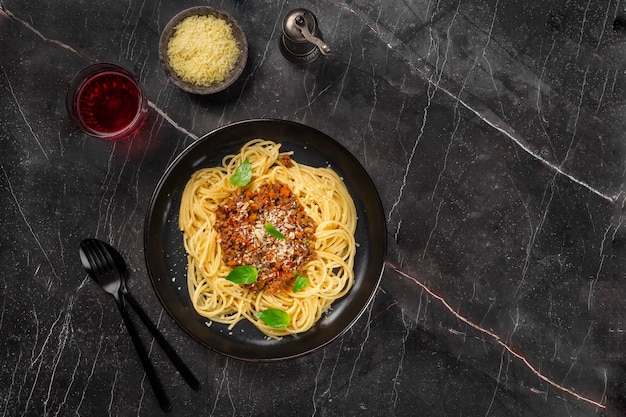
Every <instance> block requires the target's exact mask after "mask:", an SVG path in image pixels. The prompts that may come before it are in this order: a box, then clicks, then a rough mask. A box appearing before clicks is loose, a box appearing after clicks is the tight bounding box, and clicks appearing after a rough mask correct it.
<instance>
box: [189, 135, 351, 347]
mask: <svg viewBox="0 0 626 417" xmlns="http://www.w3.org/2000/svg"><path fill="white" fill-rule="evenodd" d="M291 154H292V153H291V152H285V153H281V152H280V144H277V143H274V142H272V141H268V140H262V139H254V140H251V141H249V142H248V143H246V144H245V145H244V146H243V147H242V148H241V151H240V152H239V153H238V154H236V155H228V156H226V157H224V159H223V160H222V165H221V166H217V167H211V168H205V169H201V170H198V171H196V172H195V173H194V174H193V175H192V177H191V179H190V180H189V181H188V183H187V185H186V187H185V189H184V191H183V195H182V201H181V206H180V217H179V226H180V229H181V230H182V231H183V240H184V245H185V250H186V252H187V261H188V268H187V284H188V285H187V286H188V291H189V296H190V299H191V301H192V304H193V306H194V309H195V310H196V312H197V313H198V314H200V315H202V316H203V317H206V318H207V319H209V320H211V321H214V322H218V323H224V324H227V325H228V326H229V329H232V328H233V327H234V326H235V324H237V323H238V322H239V321H241V320H244V319H247V320H249V321H250V322H252V323H253V324H254V325H255V326H256V327H257V328H258V329H259V330H260V331H261V332H263V333H264V334H265V335H267V336H269V337H273V338H279V337H281V336H286V335H290V334H297V333H302V332H305V331H307V330H308V329H310V328H311V327H312V326H313V325H314V324H315V323H316V322H317V321H318V320H319V319H320V318H321V317H322V315H323V314H324V312H326V311H327V310H328V309H329V308H330V306H331V304H332V303H333V302H334V301H335V300H337V299H339V298H341V297H343V296H344V295H345V294H346V293H347V292H348V291H349V290H350V288H351V287H352V286H353V284H354V273H353V264H354V256H355V253H356V244H355V240H354V232H355V230H356V222H357V218H356V209H355V206H354V202H353V201H352V198H351V197H350V195H349V193H348V190H347V188H346V186H345V184H344V183H343V181H342V180H341V178H340V177H339V176H338V175H337V173H336V172H335V171H333V170H332V169H331V168H329V167H325V168H316V167H311V166H307V165H301V164H298V163H297V162H296V161H294V160H292V159H291ZM244 163H248V164H249V169H250V171H251V178H250V181H249V182H248V183H246V184H245V185H243V186H242V185H236V184H234V183H233V182H232V181H231V180H232V178H233V176H234V175H236V173H237V171H238V168H239V167H241V166H242V165H243V164H244ZM309 249H310V251H309ZM242 267H243V268H248V270H250V269H252V270H254V271H258V281H254V282H253V283H252V284H250V283H247V284H242V283H237V282H234V280H232V279H231V276H232V275H233V274H234V272H235V271H236V270H237V269H239V268H242ZM302 278H304V282H305V283H306V284H305V285H302V282H303V281H300V280H301V279H302ZM255 279H256V277H255ZM296 281H297V282H296ZM277 311H278V312H280V313H281V314H282V315H283V316H286V317H287V318H288V320H287V321H286V322H285V323H282V324H281V325H276V324H275V323H272V322H271V320H267V319H266V318H265V317H263V313H267V312H272V313H273V312H277Z"/></svg>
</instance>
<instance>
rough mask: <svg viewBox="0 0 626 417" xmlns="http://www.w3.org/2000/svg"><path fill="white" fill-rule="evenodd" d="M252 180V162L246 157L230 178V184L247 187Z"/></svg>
mask: <svg viewBox="0 0 626 417" xmlns="http://www.w3.org/2000/svg"><path fill="white" fill-rule="evenodd" d="M251 179H252V165H250V160H249V159H248V157H246V159H244V160H243V162H242V163H241V165H239V166H238V167H237V169H236V170H235V172H234V173H233V175H231V176H230V183H231V184H232V185H237V186H239V187H243V186H244V185H247V184H248V183H249V182H250V180H251Z"/></svg>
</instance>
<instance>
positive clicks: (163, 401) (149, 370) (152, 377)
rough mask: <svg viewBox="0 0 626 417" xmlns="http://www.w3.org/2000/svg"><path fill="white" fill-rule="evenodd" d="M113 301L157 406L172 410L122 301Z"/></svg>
mask: <svg viewBox="0 0 626 417" xmlns="http://www.w3.org/2000/svg"><path fill="white" fill-rule="evenodd" d="M115 301H116V302H117V306H118V307H119V309H120V313H122V318H123V319H124V324H125V325H126V328H127V329H128V333H130V338H131V339H132V341H133V344H134V345H135V349H136V350H137V354H138V355H139V359H140V360H141V364H142V365H143V368H144V370H145V371H146V374H147V375H148V380H149V381H150V385H152V390H153V391H154V395H155V396H156V397H157V400H158V401H159V405H160V406H161V409H163V410H164V411H169V410H171V409H172V405H171V404H170V400H169V399H168V398H167V394H166V393H165V389H163V385H161V381H160V380H159V377H158V375H157V373H156V370H155V369H154V366H152V362H151V361H150V358H149V357H148V353H147V352H146V349H145V348H144V346H143V343H141V339H140V338H139V333H137V329H136V328H135V325H134V324H133V322H132V320H131V319H130V316H129V315H128V311H126V308H124V304H123V302H122V299H121V298H120V297H119V296H115Z"/></svg>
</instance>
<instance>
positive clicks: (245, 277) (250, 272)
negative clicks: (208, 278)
mask: <svg viewBox="0 0 626 417" xmlns="http://www.w3.org/2000/svg"><path fill="white" fill-rule="evenodd" d="M258 276H259V271H258V270H257V269H256V268H255V267H253V266H249V265H242V266H238V267H237V268H235V269H233V270H232V271H230V273H229V274H228V276H227V277H226V279H227V280H229V281H230V282H234V283H235V284H252V283H253V282H255V281H256V279H257V277H258Z"/></svg>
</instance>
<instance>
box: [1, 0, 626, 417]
mask: <svg viewBox="0 0 626 417" xmlns="http://www.w3.org/2000/svg"><path fill="white" fill-rule="evenodd" d="M198 4H208V5H211V6H214V7H217V8H220V9H223V10H226V11H228V12H230V13H232V14H233V16H234V17H235V18H236V19H237V20H238V21H239V22H240V24H241V26H242V27H243V28H244V30H245V31H246V33H247V36H248V41H249V47H250V56H249V61H248V65H247V68H246V70H245V72H244V74H243V76H242V78H241V79H240V81H239V82H238V83H237V84H235V85H234V86H233V87H232V88H231V89H229V90H228V91H227V92H226V93H224V94H221V95H219V96H218V97H211V98H208V97H195V96H191V95H189V94H187V93H185V92H183V91H181V90H179V89H177V88H176V87H174V86H173V84H171V83H169V82H168V81H167V79H166V76H165V74H164V72H163V70H162V69H161V67H160V66H159V59H158V52H157V45H158V39H159V35H160V32H161V30H162V29H163V27H164V26H165V24H166V23H167V21H168V20H169V19H170V18H171V17H172V16H173V15H174V14H176V13H177V12H178V11H180V10H182V9H184V8H186V7H189V6H194V5H198ZM296 7H307V8H309V9H311V10H312V11H314V12H315V13H316V15H317V17H318V19H319V21H320V26H321V29H322V32H323V34H324V37H325V39H326V40H327V41H328V43H329V44H330V45H331V47H332V48H333V54H332V56H330V57H328V58H324V59H320V60H318V61H316V62H315V63H313V64H311V65H309V66H307V67H297V66H294V65H292V64H290V63H288V62H287V61H286V60H285V59H283V57H282V56H281V55H280V52H279V50H278V47H277V42H278V37H279V34H280V26H281V20H282V16H283V15H284V14H285V13H286V12H287V11H289V10H291V9H292V8H296ZM624 51H626V3H625V2H623V1H621V0H619V1H616V0H602V1H587V0H578V1H572V0H557V1H551V2H548V1H544V0H528V1H521V2H519V1H511V0H508V1H504V0H479V1H467V0H460V1H450V0H441V1H420V0H416V1H397V0H388V1H381V2H378V1H371V0H357V1H347V2H343V1H337V0H324V1H306V0H305V1H302V2H295V1H291V0H287V1H280V2H270V1H247V0H244V1H225V0H222V1H207V2H204V3H201V2H200V3H194V2H190V1H188V0H184V1H177V2H166V1H163V2H161V1H153V0H125V1H122V0H111V1H107V2H94V1H86V0H73V1H41V0H29V1H21V0H0V97H1V100H0V194H1V195H2V198H1V199H0V225H1V226H0V227H1V232H2V233H1V234H0V271H1V272H0V415H1V416H70V415H76V416H79V415H80V416H118V415H119V416H153V415H159V414H160V413H161V411H160V409H159V407H158V403H157V401H156V400H155V398H154V396H153V394H152V391H151V388H150V385H149V383H148V381H147V379H146V377H145V374H144V372H143V370H142V368H141V364H140V362H139V360H138V357H137V355H136V353H135V351H134V348H133V346H132V343H131V341H130V338H129V337H128V334H127V332H126V329H125V328H124V326H123V323H122V320H121V317H120V315H119V314H118V312H117V311H116V307H115V304H114V302H113V300H112V299H111V298H110V297H109V296H108V295H107V294H105V293H104V292H102V291H101V289H100V288H98V287H96V286H95V285H94V283H93V282H92V281H91V280H90V279H89V278H88V276H87V275H86V273H85V272H84V270H83V269H82V267H81V264H80V261H79V258H78V244H79V242H80V241H81V240H82V239H83V238H85V237H99V238H101V239H103V240H107V241H110V242H111V243H112V244H114V245H115V246H117V247H118V248H119V249H120V251H122V252H123V253H124V254H125V255H126V256H127V257H128V263H129V265H130V268H131V283H130V287H131V291H132V292H133V293H134V294H135V296H136V298H138V300H139V302H140V303H141V304H142V305H144V306H145V308H146V310H147V312H148V314H149V315H150V316H151V317H153V318H154V319H155V320H156V321H158V325H159V327H160V329H162V331H163V333H164V334H165V335H166V337H167V338H168V340H170V341H171V342H172V343H174V344H175V345H176V346H177V349H178V350H179V351H180V352H181V354H182V356H183V357H184V358H185V360H186V361H187V362H188V363H189V364H190V365H191V366H192V367H193V369H194V371H195V372H196V374H197V375H198V377H199V378H200V379H201V382H202V384H203V387H202V390H201V391H200V392H199V393H198V392H194V391H192V390H191V389H189V388H188V387H187V386H186V385H185V384H184V382H183V381H182V380H181V379H180V378H179V377H178V375H177V374H176V372H175V371H174V370H173V367H172V366H171V365H170V364H169V362H168V361H167V359H166V358H165V356H164V355H163V353H162V352H161V350H160V349H159V348H158V347H157V346H156V344H154V343H153V344H151V345H150V350H151V357H152V360H153V361H154V362H155V364H156V367H157V369H158V371H159V373H160V375H161V377H162V378H163V380H164V381H166V386H167V392H168V394H169V396H170V398H171V401H172V404H173V407H174V409H173V411H172V413H171V415H176V416H178V415H180V416H192V415H193V416H196V415H203V416H205V415H206V416H209V415H212V416H224V415H233V416H269V415H279V416H300V415H311V416H338V415H346V416H353V415H372V416H377V415H391V416H413V415H419V416H523V417H526V416H592V415H607V416H620V415H626V411H624V410H625V409H624V404H625V402H626V401H625V399H626V354H625V352H626V336H625V326H626V307H625V306H624V304H625V303H624V296H625V295H626V280H625V278H626V272H624V271H625V270H626V265H625V262H624V259H625V255H626V236H625V231H626V226H625V225H624V213H623V207H624V202H625V200H624V193H623V191H624V173H625V169H626V149H625V144H626V135H625V134H624V129H625V128H626V116H625V114H626V100H625V99H624V96H625V94H626V91H625V88H626V84H625V81H626V79H625V71H626V54H625V52H624ZM96 61H112V62H117V63H121V64H123V65H125V66H127V67H129V68H131V69H132V70H134V71H135V72H136V73H137V74H138V75H139V77H140V79H141V82H142V85H143V86H144V88H145V90H146V93H147V96H148V99H149V100H150V115H149V117H148V120H147V123H146V124H145V125H144V126H143V127H142V129H141V131H140V132H139V134H138V135H137V136H136V137H135V138H134V139H133V140H132V141H125V142H118V143H116V144H110V143H106V142H102V141H99V140H97V139H93V138H90V137H88V136H85V135H83V134H81V133H79V132H78V131H77V129H76V128H75V127H74V126H73V125H72V124H71V123H70V121H69V120H68V118H67V114H66V111H65V106H64V93H65V89H66V86H67V83H68V81H69V79H70V78H71V77H72V75H73V74H74V73H75V72H76V71H77V70H78V69H80V68H81V67H83V66H84V65H86V64H87V63H89V62H96ZM261 117H269V118H282V119H287V120H293V121H297V122H301V123H304V124H307V125H310V126H312V127H315V128H317V129H320V130H322V131H323V132H325V133H327V134H329V135H331V136H333V137H334V138H336V139H337V140H338V141H339V142H340V143H342V144H343V145H344V146H346V147H347V148H348V149H349V150H350V151H351V152H352V153H353V154H354V155H355V156H356V158H358V160H359V161H360V162H361V163H362V164H363V166H364V167H365V168H366V170H367V171H368V173H369V174H370V175H371V177H372V179H373V181H374V183H375V184H376V186H377V188H378V190H379V192H380V196H381V199H382V201H383V205H384V209H385V214H386V220H387V228H388V238H389V248H388V253H387V256H386V262H385V266H384V273H383V277H382V283H381V288H380V290H379V291H378V293H377V295H376V297H375V299H374V302H373V303H372V305H371V306H370V307H369V308H368V309H367V311H366V313H365V314H364V315H363V316H362V318H361V319H360V320H359V321H358V322H357V323H356V325H355V326H354V327H353V328H352V329H351V330H350V331H348V332H347V333H346V334H345V336H344V337H342V338H341V339H340V340H338V341H337V342H336V343H333V344H332V345H331V346H329V347H327V348H326V349H324V350H321V351H318V352H316V353H313V354H311V355H308V356H306V357H303V358H300V359H296V360H292V361H288V362H283V363H274V364H253V363H247V362H240V361H237V360H234V359H229V358H226V357H223V356H221V355H218V354H216V353H213V352H212V351H210V350H208V349H206V348H204V347H202V346H201V345H199V344H197V343H196V342H195V341H193V340H192V339H191V338H189V337H188V336H187V335H186V334H185V333H184V332H182V331H181V330H180V328H179V327H178V326H177V325H176V324H175V323H174V322H173V320H172V319H171V318H170V317H169V315H168V314H167V312H165V310H164V309H163V307H162V306H161V305H160V303H159V301H158V299H157V298H156V295H155V293H154V290H153V289H152V287H151V284H150V282H149V280H148V278H147V272H146V266H145V264H144V254H143V221H144V217H145V212H146V209H147V205H148V201H149V198H150V196H151V193H152V190H153V188H154V186H155V185H156V183H157V181H158V179H159V177H160V176H161V174H162V173H163V172H164V170H165V168H166V167H167V165H168V164H169V163H170V162H171V161H172V160H173V159H174V158H175V157H176V156H177V155H178V154H179V153H180V152H181V151H182V150H183V149H184V148H185V147H186V146H188V145H189V144H191V143H193V142H194V140H196V139H197V138H198V137H200V136H202V135H203V134H205V133H207V132H209V131H211V130H212V129H214V128H217V127H219V126H222V125H225V124H228V123H230V122H233V121H238V120H243V119H249V118H261ZM142 336H143V337H144V340H148V341H149V340H150V338H149V335H148V334H146V332H143V334H142ZM153 345H154V346H153Z"/></svg>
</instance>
